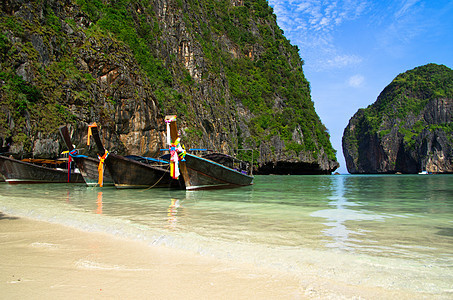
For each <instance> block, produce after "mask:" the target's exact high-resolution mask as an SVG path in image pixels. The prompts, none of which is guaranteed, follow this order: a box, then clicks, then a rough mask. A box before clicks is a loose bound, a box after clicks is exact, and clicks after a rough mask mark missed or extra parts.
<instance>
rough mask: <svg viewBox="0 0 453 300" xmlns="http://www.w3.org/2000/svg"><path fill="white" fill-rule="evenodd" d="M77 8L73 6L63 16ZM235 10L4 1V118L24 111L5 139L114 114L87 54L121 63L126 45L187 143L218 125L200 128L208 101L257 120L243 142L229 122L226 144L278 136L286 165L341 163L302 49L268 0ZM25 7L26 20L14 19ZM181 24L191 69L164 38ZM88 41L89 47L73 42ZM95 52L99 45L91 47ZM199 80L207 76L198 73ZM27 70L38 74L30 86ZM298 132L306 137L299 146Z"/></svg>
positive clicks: (201, 5)
mask: <svg viewBox="0 0 453 300" xmlns="http://www.w3.org/2000/svg"><path fill="white" fill-rule="evenodd" d="M74 3H75V4H77V7H78V8H77V7H76V8H75V9H72V8H71V9H68V5H73V4H74ZM238 3H240V4H232V2H231V1H230V0H220V1H210V0H197V1H184V0H175V1H157V0H156V1H145V0H134V1H133V0H117V1H101V0H74V1H71V0H66V1H63V2H58V1H44V2H42V1H29V2H25V3H21V4H15V3H13V2H10V1H8V4H7V5H5V6H4V7H5V10H6V11H5V14H2V16H1V17H0V57H1V58H2V62H1V67H2V73H1V74H0V77H1V78H0V80H2V84H1V85H0V89H1V94H0V96H1V100H2V102H1V110H2V112H5V113H6V112H10V111H15V112H17V115H14V116H13V117H12V120H14V122H15V123H16V124H15V125H16V126H15V129H14V132H11V130H9V126H8V124H6V123H5V122H6V118H2V121H1V122H2V123H0V127H1V128H0V130H1V132H0V134H1V135H2V136H9V135H14V136H19V133H22V134H25V135H26V136H31V135H34V134H36V133H37V132H44V131H45V132H54V131H55V130H56V128H58V125H59V123H61V122H70V123H74V122H76V121H77V120H80V118H81V114H82V113H87V111H88V109H89V108H90V107H94V108H92V113H94V114H95V115H99V116H100V117H101V118H103V116H104V118H108V113H107V110H108V109H110V110H112V109H114V108H112V107H113V106H114V105H116V104H117V102H118V100H119V99H117V98H115V97H114V96H112V95H110V94H108V95H106V96H105V99H106V100H103V101H104V102H100V101H101V100H102V99H104V96H100V95H98V94H96V93H98V87H97V84H98V83H97V81H99V74H100V73H101V72H100V71H99V70H91V71H89V70H88V68H87V67H86V66H84V65H83V62H81V60H80V56H81V53H84V55H85V57H87V56H89V55H87V54H86V53H94V52H96V51H97V53H101V54H103V55H104V56H105V60H106V61H108V60H110V61H115V60H118V59H120V58H124V57H127V53H121V51H124V52H127V51H128V49H129V51H130V52H131V53H132V55H133V58H134V60H135V61H136V62H137V63H138V65H139V66H140V68H141V70H142V72H143V73H144V74H146V80H147V82H148V83H149V84H150V87H151V89H152V95H153V98H155V99H156V100H157V102H158V104H159V108H160V110H161V111H160V114H161V115H164V114H167V113H178V114H179V115H180V116H181V117H182V118H183V119H184V121H185V123H186V124H187V125H188V128H187V130H186V134H188V135H189V136H191V135H193V137H194V138H198V139H200V138H202V137H205V135H206V132H208V130H206V128H207V127H209V126H211V127H212V124H211V125H209V124H208V123H207V124H208V125H207V127H205V128H203V127H201V124H202V122H200V121H199V120H198V122H196V119H197V117H198V114H199V113H200V112H199V108H195V107H194V103H200V102H201V101H204V103H202V107H203V108H204V109H205V110H206V111H209V110H212V109H213V107H214V109H215V110H216V111H222V110H225V111H226V112H227V111H233V112H234V113H233V115H232V116H231V115H227V114H225V117H229V118H230V119H231V117H233V118H234V119H236V120H238V119H241V118H242V119H243V117H239V116H238V115H237V114H238V107H239V106H241V107H244V108H245V110H246V112H247V113H249V115H250V116H249V117H247V118H245V119H244V120H245V123H246V126H247V128H248V130H247V133H246V132H244V131H241V129H240V128H239V126H236V127H237V129H236V132H235V135H236V136H235V135H232V133H231V128H230V127H228V126H224V127H220V128H216V130H217V131H220V132H219V133H221V134H223V135H225V136H230V135H232V136H231V137H230V139H232V140H233V143H234V147H236V148H242V147H246V148H249V147H253V148H258V147H259V146H260V144H261V143H263V142H268V143H270V142H269V141H270V140H271V139H272V138H273V137H275V136H278V137H279V138H280V139H281V140H282V141H283V142H284V144H285V149H283V150H284V151H285V152H286V153H287V154H288V155H287V156H288V157H289V156H293V157H294V156H295V157H297V156H298V155H299V153H302V152H303V153H305V154H304V156H306V157H307V154H306V153H309V155H308V157H309V156H311V157H312V158H314V159H315V160H316V158H317V157H318V155H319V154H320V153H321V152H323V153H324V154H325V155H327V157H328V159H329V160H332V161H336V157H335V155H336V151H335V150H334V149H333V148H332V146H331V144H330V141H329V138H330V137H329V133H328V131H327V129H326V128H325V127H324V125H323V124H322V122H321V121H320V119H319V117H318V116H317V114H316V112H315V110H314V105H313V102H312V100H311V96H310V86H309V83H308V81H307V80H306V78H305V76H304V74H303V69H302V65H303V61H302V60H301V58H300V56H299V53H298V48H297V47H296V46H292V45H291V44H290V43H289V41H288V40H287V39H286V38H285V37H284V35H283V32H282V30H281V29H280V28H279V27H278V26H277V23H276V17H275V15H274V14H273V11H272V8H271V7H269V5H268V2H267V1H266V0H245V1H238ZM19 6H21V7H19ZM158 6H168V7H167V8H165V10H166V11H167V12H168V14H170V13H173V14H174V15H172V17H171V18H170V17H169V18H168V20H167V19H165V18H166V17H167V16H165V15H162V14H160V15H158V14H157V11H158V9H157V7H158ZM19 8H20V10H21V11H22V13H21V14H16V15H13V14H12V13H11V12H12V11H18V10H19ZM78 9H80V10H81V12H79V11H78ZM160 9H162V8H160ZM8 10H9V11H8ZM40 11H42V15H40V13H39V12H40ZM23 15H27V17H26V18H25V17H23ZM178 26H180V27H182V28H183V29H182V30H180V31H179V32H183V33H186V34H187V36H188V37H189V38H188V42H187V43H191V45H190V46H191V47H192V48H191V49H192V51H194V52H193V53H192V55H194V56H196V57H195V58H194V59H193V61H194V62H193V66H192V65H191V66H188V65H187V61H186V62H185V61H184V60H185V59H187V57H184V56H182V57H180V55H182V54H181V51H180V49H175V47H176V48H178V47H180V48H181V47H183V46H187V45H182V44H179V45H174V44H172V42H173V40H174V39H175V37H173V36H168V30H166V29H165V28H170V27H171V28H173V27H178ZM72 32H76V37H77V38H75V39H74V37H73V36H70V35H71V34H72ZM81 36H83V38H82V39H81V40H83V41H84V42H83V43H80V42H77V41H78V39H79V37H81ZM13 37H20V38H19V39H16V41H19V42H12V41H13V40H14V39H13ZM20 41H22V42H20ZM23 41H27V42H23ZM114 43H119V44H122V45H124V47H123V46H117V45H115V44H114ZM100 44H101V45H102V46H103V47H104V48H103V49H97V48H96V47H99V45H100ZM194 49H195V50H194ZM197 49H201V53H197V52H196V50H197ZM176 53H177V54H176ZM98 56H99V54H98ZM197 57H201V59H197ZM90 59H91V60H90V61H86V63H88V64H91V65H90V66H89V68H91V69H92V68H93V66H92V65H93V64H94V65H96V61H95V60H99V57H95V56H94V55H92V56H91V57H90ZM24 62H25V63H24ZM20 64H21V68H22V69H20V70H19V69H18V65H20ZM190 68H192V69H191V70H189V69H190ZM18 70H19V71H18ZM29 70H32V71H29ZM33 70H38V72H36V71H33ZM194 70H195V71H194ZM102 72H104V71H102ZM194 72H197V74H201V77H200V76H198V77H197V76H195V77H194ZM30 73H32V76H31V78H23V77H24V75H25V76H27V75H29V74H30ZM223 79H225V80H223ZM213 82H216V85H217V86H216V89H219V91H215V92H211V94H210V96H209V97H207V98H205V99H201V98H199V95H201V94H204V93H205V91H206V89H211V88H212V87H211V86H210V85H212V83H213ZM218 82H220V84H219V83H218ZM221 87H224V89H221ZM94 104H96V105H94ZM100 104H101V105H100ZM93 110H94V111H93ZM77 114H78V115H77ZM30 115H33V116H46V119H47V121H46V122H45V124H44V122H40V121H33V129H31V128H30V127H29V126H28V125H26V124H25V123H26V120H28V119H29V116H30ZM27 118H28V119H27ZM203 126H204V125H203ZM297 132H299V133H298V136H299V137H301V138H300V139H299V140H294V135H295V133H297ZM208 133H209V132H208ZM30 146H31V145H30V144H28V147H30ZM27 150H30V149H27Z"/></svg>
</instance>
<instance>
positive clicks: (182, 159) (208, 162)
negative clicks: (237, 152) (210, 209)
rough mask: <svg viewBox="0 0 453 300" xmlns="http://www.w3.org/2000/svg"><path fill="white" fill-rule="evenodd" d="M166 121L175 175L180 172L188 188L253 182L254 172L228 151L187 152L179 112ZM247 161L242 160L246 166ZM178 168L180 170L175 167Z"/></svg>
mask: <svg viewBox="0 0 453 300" xmlns="http://www.w3.org/2000/svg"><path fill="white" fill-rule="evenodd" d="M165 122H166V124H167V143H168V144H169V145H170V163H171V164H172V168H171V169H172V176H174V178H175V177H177V176H179V174H178V173H180V174H181V175H182V177H183V178H184V183H185V186H186V189H187V190H199V189H219V188H232V187H240V186H247V185H251V184H253V176H252V175H251V174H249V173H248V172H246V171H243V170H240V169H239V168H238V169H236V168H234V167H233V160H235V159H233V158H232V157H230V156H228V155H225V154H221V153H210V154H207V155H204V156H197V155H193V154H189V153H186V151H185V150H184V148H183V147H182V146H181V143H180V138H179V134H178V130H177V126H176V116H166V117H165ZM173 165H174V166H173ZM244 165H245V163H244V162H242V166H244ZM238 167H240V165H239V166H238ZM177 169H179V170H178V171H173V170H177ZM249 170H251V168H249Z"/></svg>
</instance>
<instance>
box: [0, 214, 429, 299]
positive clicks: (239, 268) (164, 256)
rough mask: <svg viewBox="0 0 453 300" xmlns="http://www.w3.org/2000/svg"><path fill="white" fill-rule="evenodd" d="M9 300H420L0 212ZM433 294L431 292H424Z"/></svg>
mask: <svg viewBox="0 0 453 300" xmlns="http://www.w3.org/2000/svg"><path fill="white" fill-rule="evenodd" d="M0 245H1V247H0V257H1V259H0V290H1V291H2V292H1V294H2V298H4V299H43V298H46V299H49V298H50V299H56V298H60V299H61V298H65V299H76V298H77V299H80V298H82V299H83V298H85V299H86V298H89V299H98V298H114V299H115V298H116V299H414V298H423V296H424V295H422V294H411V293H404V292H402V291H392V290H386V289H382V288H372V287H367V286H353V285H345V284H344V283H338V282H331V281H328V280H325V279H322V278H312V277H305V278H304V277H303V276H302V277H300V276H298V277H296V276H293V275H291V274H286V273H280V272H276V271H275V270H269V269H261V268H258V267H256V266H253V265H243V264H237V263H232V262H228V261H220V260H218V259H213V258H209V257H203V256H200V255H196V254H191V253H186V252H183V251H178V250H175V249H168V248H165V247H162V246H149V245H146V244H145V243H142V242H138V241H131V240H124V239H120V238H116V237H115V236H110V235H106V234H103V233H93V232H84V231H80V230H76V229H73V228H69V227H65V226H62V225H58V224H53V223H47V222H42V221H35V220H30V219H26V218H17V217H14V216H8V215H4V214H2V213H0ZM425 296H426V295H425Z"/></svg>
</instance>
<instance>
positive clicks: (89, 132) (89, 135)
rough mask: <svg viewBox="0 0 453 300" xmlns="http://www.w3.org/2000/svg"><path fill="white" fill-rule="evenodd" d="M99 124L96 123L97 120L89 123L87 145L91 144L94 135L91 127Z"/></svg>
mask: <svg viewBox="0 0 453 300" xmlns="http://www.w3.org/2000/svg"><path fill="white" fill-rule="evenodd" d="M97 126H98V125H97V124H96V122H94V123H93V124H91V125H88V136H87V146H89V145H90V137H91V136H92V135H93V134H92V133H91V128H93V127H97Z"/></svg>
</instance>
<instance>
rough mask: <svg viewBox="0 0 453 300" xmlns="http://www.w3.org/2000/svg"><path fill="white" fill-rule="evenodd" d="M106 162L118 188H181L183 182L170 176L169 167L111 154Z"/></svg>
mask: <svg viewBox="0 0 453 300" xmlns="http://www.w3.org/2000/svg"><path fill="white" fill-rule="evenodd" d="M105 164H106V165H107V168H108V170H109V172H110V174H111V176H112V178H113V181H114V182H115V187H117V188H120V189H122V188H151V187H159V188H162V187H167V188H170V187H172V188H181V182H179V181H177V180H174V179H172V178H171V177H170V172H169V171H168V169H165V168H162V167H159V166H153V165H150V164H145V163H142V162H139V161H135V160H132V159H128V158H125V157H123V156H120V155H115V154H109V156H108V157H107V159H106V160H105Z"/></svg>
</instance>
